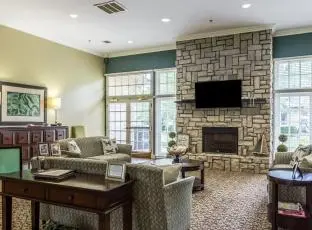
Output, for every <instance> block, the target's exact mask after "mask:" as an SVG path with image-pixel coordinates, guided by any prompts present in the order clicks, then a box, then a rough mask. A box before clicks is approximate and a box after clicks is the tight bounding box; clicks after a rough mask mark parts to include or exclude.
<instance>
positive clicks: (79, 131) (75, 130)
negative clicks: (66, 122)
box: [71, 125, 86, 138]
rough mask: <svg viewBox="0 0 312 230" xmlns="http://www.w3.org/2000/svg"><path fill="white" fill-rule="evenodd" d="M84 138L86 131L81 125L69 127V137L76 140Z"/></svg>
mask: <svg viewBox="0 0 312 230" xmlns="http://www.w3.org/2000/svg"><path fill="white" fill-rule="evenodd" d="M85 136H86V130H85V127H84V126H83V125H76V126H72V127H71V137H72V138H77V137H85Z"/></svg>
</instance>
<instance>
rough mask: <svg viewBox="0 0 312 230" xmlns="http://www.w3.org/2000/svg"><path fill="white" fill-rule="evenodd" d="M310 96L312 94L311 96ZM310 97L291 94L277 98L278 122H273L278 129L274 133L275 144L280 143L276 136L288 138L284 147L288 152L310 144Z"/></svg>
mask: <svg viewBox="0 0 312 230" xmlns="http://www.w3.org/2000/svg"><path fill="white" fill-rule="evenodd" d="M311 95H312V94H311ZM310 101H311V96H307V95H302V94H300V93H292V95H289V96H279V115H278V116H277V117H279V120H278V121H277V122H274V124H275V125H276V126H277V127H278V128H277V129H276V130H277V133H276V140H275V141H276V144H275V146H278V145H279V144H280V141H279V140H278V136H279V135H280V134H285V135H287V136H288V140H287V141H286V143H284V144H286V146H287V147H288V150H289V151H293V150H295V149H296V148H297V147H298V145H299V144H304V143H306V144H308V143H309V142H310V117H311V108H310V107H311V106H310V104H311V103H310Z"/></svg>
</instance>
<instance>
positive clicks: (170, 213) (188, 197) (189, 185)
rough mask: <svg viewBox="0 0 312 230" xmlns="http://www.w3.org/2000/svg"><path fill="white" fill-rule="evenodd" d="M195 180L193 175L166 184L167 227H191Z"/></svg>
mask: <svg viewBox="0 0 312 230" xmlns="http://www.w3.org/2000/svg"><path fill="white" fill-rule="evenodd" d="M194 180H195V177H193V176H192V177H187V178H185V179H181V180H178V181H175V182H173V183H170V184H167V185H165V186H164V199H165V210H166V216H167V229H189V228H190V223H191V212H192V190H193V184H194Z"/></svg>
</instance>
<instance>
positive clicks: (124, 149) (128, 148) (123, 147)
mask: <svg viewBox="0 0 312 230" xmlns="http://www.w3.org/2000/svg"><path fill="white" fill-rule="evenodd" d="M117 147H118V152H119V153H126V154H128V155H131V152H132V145H127V144H117Z"/></svg>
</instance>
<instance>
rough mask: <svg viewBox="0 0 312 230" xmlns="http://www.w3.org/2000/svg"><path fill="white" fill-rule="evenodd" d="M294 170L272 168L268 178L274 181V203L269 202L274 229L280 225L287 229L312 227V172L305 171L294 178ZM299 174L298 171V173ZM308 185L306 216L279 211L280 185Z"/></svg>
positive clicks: (302, 229) (301, 229)
mask: <svg viewBox="0 0 312 230" xmlns="http://www.w3.org/2000/svg"><path fill="white" fill-rule="evenodd" d="M292 174H293V172H292V170H271V171H269V173H268V179H269V180H270V181H271V182H272V191H271V193H272V194H271V196H272V204H269V214H271V215H272V230H277V229H278V227H281V228H286V229H300V230H304V229H306V230H308V229H312V218H311V211H312V173H308V172H306V173H303V177H302V178H301V177H296V178H295V179H293V178H292ZM296 176H298V173H297V174H296ZM280 184H283V185H288V186H304V187H306V207H304V208H305V212H306V216H307V217H306V218H300V217H294V216H286V215H282V214H279V213H278V185H280Z"/></svg>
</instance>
